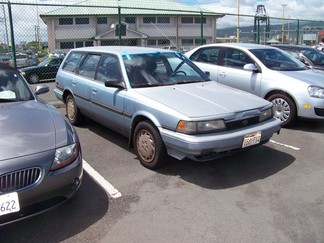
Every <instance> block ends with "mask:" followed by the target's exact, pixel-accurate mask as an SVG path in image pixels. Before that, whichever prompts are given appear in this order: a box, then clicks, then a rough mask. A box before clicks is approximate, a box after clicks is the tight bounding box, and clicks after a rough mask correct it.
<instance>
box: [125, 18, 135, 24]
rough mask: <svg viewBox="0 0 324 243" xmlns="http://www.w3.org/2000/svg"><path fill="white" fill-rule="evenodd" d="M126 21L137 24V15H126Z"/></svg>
mask: <svg viewBox="0 0 324 243" xmlns="http://www.w3.org/2000/svg"><path fill="white" fill-rule="evenodd" d="M125 22H126V23H128V24H135V23H136V18H135V17H125Z"/></svg>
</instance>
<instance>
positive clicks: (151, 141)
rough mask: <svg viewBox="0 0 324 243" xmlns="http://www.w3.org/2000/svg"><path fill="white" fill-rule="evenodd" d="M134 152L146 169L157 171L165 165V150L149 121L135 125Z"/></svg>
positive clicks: (155, 129)
mask: <svg viewBox="0 0 324 243" xmlns="http://www.w3.org/2000/svg"><path fill="white" fill-rule="evenodd" d="M134 146H135V152H136V155H137V157H138V159H139V160H140V162H141V164H142V165H143V166H144V167H146V168H148V169H152V170H154V169H158V168H160V167H161V166H162V165H164V164H165V160H166V157H167V153H166V148H165V145H164V143H163V141H162V138H161V135H160V133H159V131H158V130H157V128H156V127H155V126H154V125H153V124H152V123H151V122H149V121H142V122H140V123H138V124H137V126H136V128H135V131H134Z"/></svg>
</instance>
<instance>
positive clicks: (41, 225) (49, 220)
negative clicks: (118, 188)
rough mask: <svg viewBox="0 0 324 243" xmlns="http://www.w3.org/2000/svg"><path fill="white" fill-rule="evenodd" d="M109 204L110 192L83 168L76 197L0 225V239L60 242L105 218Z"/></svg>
mask: <svg viewBox="0 0 324 243" xmlns="http://www.w3.org/2000/svg"><path fill="white" fill-rule="evenodd" d="M108 208H109V200H108V195H107V193H106V192H105V191H104V190H103V189H102V188H101V187H100V186H99V185H97V183H96V182H95V181H93V180H92V179H91V177H90V176H89V175H88V174H87V173H86V172H84V177H83V182H82V185H81V187H80V190H79V192H78V194H77V195H76V197H75V198H73V199H72V200H70V201H69V202H67V203H66V204H64V205H62V206H60V207H58V208H56V209H53V210H51V211H49V212H46V213H44V214H41V215H38V216H35V217H31V218H29V219H25V220H22V221H19V222H16V223H12V224H9V225H5V226H3V227H1V228H0V242H3V243H5V242H15V243H17V242H33V243H36V242H61V241H64V240H66V239H68V238H71V237H73V236H75V235H77V234H79V233H81V232H82V231H84V230H85V229H87V228H89V227H90V226H91V225H93V224H95V223H96V222H97V221H99V220H100V219H101V218H103V217H104V216H105V215H106V213H107V211H108Z"/></svg>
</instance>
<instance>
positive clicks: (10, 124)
mask: <svg viewBox="0 0 324 243" xmlns="http://www.w3.org/2000/svg"><path fill="white" fill-rule="evenodd" d="M46 107H47V105H46V104H42V103H39V102H37V101H35V100H33V101H28V102H15V103H2V104H0V137H1V139H0V161H1V160H5V159H11V158H15V157H20V156H25V155H30V154H35V153H38V152H43V151H47V150H50V149H54V148H55V146H56V141H55V138H56V134H55V133H56V129H55V125H56V124H55V123H54V120H55V119H53V117H55V116H53V115H52V112H50V110H49V109H48V107H47V109H46ZM62 120H63V119H62Z"/></svg>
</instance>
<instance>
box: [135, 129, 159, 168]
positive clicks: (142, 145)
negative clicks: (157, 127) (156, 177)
mask: <svg viewBox="0 0 324 243" xmlns="http://www.w3.org/2000/svg"><path fill="white" fill-rule="evenodd" d="M137 150H138V153H139V156H140V157H141V158H142V159H143V160H144V161H145V162H146V163H151V162H152V161H153V159H154V157H155V144H154V140H153V138H152V135H151V134H150V133H149V132H148V131H146V130H141V131H140V132H139V133H138V135H137Z"/></svg>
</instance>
